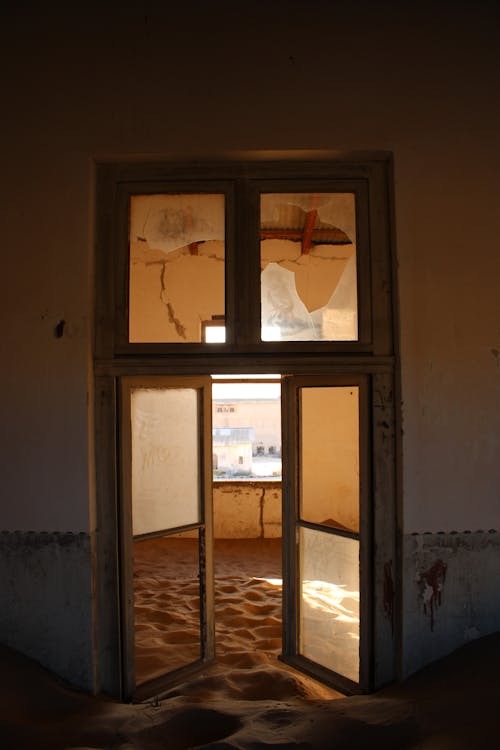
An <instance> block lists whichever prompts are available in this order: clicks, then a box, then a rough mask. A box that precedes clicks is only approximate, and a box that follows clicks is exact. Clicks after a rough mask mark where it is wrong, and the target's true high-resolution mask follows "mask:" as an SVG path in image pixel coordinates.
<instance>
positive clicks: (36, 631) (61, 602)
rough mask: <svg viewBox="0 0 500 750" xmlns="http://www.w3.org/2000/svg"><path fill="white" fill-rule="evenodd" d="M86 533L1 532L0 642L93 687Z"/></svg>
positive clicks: (55, 670)
mask: <svg viewBox="0 0 500 750" xmlns="http://www.w3.org/2000/svg"><path fill="white" fill-rule="evenodd" d="M91 581H92V579H91V571H90V538H89V536H88V534H83V533H81V534H71V533H66V534H63V533H52V534H48V533H36V532H21V531H14V532H7V531H2V532H0V642H1V643H4V644H6V645H7V646H10V647H12V648H15V649H18V650H19V651H22V652H23V653H25V654H27V655H28V656H31V657H32V658H34V659H36V660H37V661H39V662H40V663H41V664H43V666H45V667H47V668H49V669H51V670H52V671H54V672H56V673H57V674H59V675H60V676H61V677H63V678H64V679H66V680H68V681H69V682H71V683H72V684H74V685H76V686H78V687H80V688H82V689H84V690H89V691H91V690H93V689H94V673H93V672H94V666H93V660H92V639H93V632H92V631H93V623H92V582H91Z"/></svg>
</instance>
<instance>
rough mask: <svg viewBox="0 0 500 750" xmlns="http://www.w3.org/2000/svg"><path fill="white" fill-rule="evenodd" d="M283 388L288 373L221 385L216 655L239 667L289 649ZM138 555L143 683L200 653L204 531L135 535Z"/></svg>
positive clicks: (215, 401)
mask: <svg viewBox="0 0 500 750" xmlns="http://www.w3.org/2000/svg"><path fill="white" fill-rule="evenodd" d="M280 388H281V386H280V376H261V377H260V378H259V379H258V380H257V379H256V378H253V377H251V376H233V377H231V378H230V379H228V378H217V376H215V377H214V382H213V393H212V427H213V429H212V436H213V442H212V456H213V486H212V491H213V508H214V513H213V516H214V518H213V522H214V540H213V542H214V578H215V637H216V657H217V660H218V661H219V662H221V663H224V664H228V665H233V666H235V667H238V666H246V667H248V666H251V665H252V664H255V665H257V664H263V663H266V662H268V661H275V660H276V659H277V657H278V655H279V654H280V653H281V647H282V596H281V594H282V540H281V535H282V528H281V402H280V397H281V394H280ZM133 556H134V619H135V669H136V679H137V683H138V684H141V683H143V682H147V681H149V680H151V679H154V678H157V677H160V676H161V675H163V674H165V673H167V672H172V671H173V670H176V669H179V668H182V667H183V666H185V665H186V664H188V663H190V662H194V661H196V660H197V659H199V658H200V656H201V652H200V591H199V577H198V571H199V539H198V531H196V530H192V531H186V532H183V533H177V534H168V535H163V536H154V537H149V538H141V539H137V538H136V539H134V544H133ZM250 662H251V663H250Z"/></svg>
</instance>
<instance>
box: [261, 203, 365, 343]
mask: <svg viewBox="0 0 500 750" xmlns="http://www.w3.org/2000/svg"><path fill="white" fill-rule="evenodd" d="M260 238H261V242H260V248H261V251H260V258H261V272H262V273H261V306H262V308H261V310H262V334H261V336H262V340H263V341H355V340H356V339H357V338H358V312H357V310H358V302H357V273H356V212H355V196H354V193H266V194H263V195H262V196H261V202H260Z"/></svg>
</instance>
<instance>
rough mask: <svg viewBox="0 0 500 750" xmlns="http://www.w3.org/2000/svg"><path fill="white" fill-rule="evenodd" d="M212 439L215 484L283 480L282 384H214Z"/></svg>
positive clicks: (260, 382) (221, 382) (276, 382)
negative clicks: (237, 481) (238, 481)
mask: <svg viewBox="0 0 500 750" xmlns="http://www.w3.org/2000/svg"><path fill="white" fill-rule="evenodd" d="M277 377H278V378H279V376H277ZM247 380H248V381H250V379H247ZM212 436H213V437H212V441H213V442H212V447H213V454H214V456H216V462H215V463H214V467H213V477H214V480H215V481H234V480H240V481H279V480H281V385H280V382H279V381H276V380H272V381H271V382H263V381H262V380H257V379H255V378H254V379H253V381H250V382H238V381H235V380H234V378H232V379H230V380H223V379H218V380H217V381H215V382H214V383H213V385H212Z"/></svg>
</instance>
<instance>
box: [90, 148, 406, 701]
mask: <svg viewBox="0 0 500 750" xmlns="http://www.w3.org/2000/svg"><path fill="white" fill-rule="evenodd" d="M249 158H250V161H247V162H241V155H235V156H234V158H232V157H231V156H230V155H228V158H227V159H225V160H223V161H219V162H203V161H197V162H196V163H191V164H188V163H186V162H184V161H180V160H178V159H177V160H176V159H175V158H171V159H170V160H164V161H161V162H158V161H156V162H137V161H136V162H131V161H130V162H123V161H122V162H115V163H113V162H109V161H108V162H105V161H103V162H101V163H99V164H97V165H96V192H95V199H96V243H95V281H96V288H95V310H94V318H95V331H94V333H95V336H94V380H93V386H94V392H93V411H92V414H91V420H93V421H92V422H91V430H90V434H91V436H92V437H91V444H90V452H91V456H92V458H91V467H90V471H91V472H92V471H93V472H94V473H95V475H94V480H95V481H94V482H92V484H93V486H94V487H95V493H94V497H92V498H91V521H92V528H93V534H92V555H93V557H92V563H93V579H94V588H95V597H94V601H93V617H94V636H95V637H94V664H95V674H96V677H95V685H96V690H97V691H99V692H106V693H109V694H111V695H115V696H120V695H121V697H124V696H123V694H122V688H121V686H122V662H121V653H122V636H121V632H120V621H121V614H120V597H119V590H120V575H121V572H120V534H119V518H120V502H121V498H120V488H119V484H118V477H119V471H120V456H119V434H118V423H119V422H118V418H119V410H118V409H119V403H118V402H119V381H120V378H121V377H124V376H130V375H141V376H147V375H156V376H157V375H162V376H163V375H175V376H180V375H193V374H195V375H203V374H210V373H221V374H234V373H241V372H255V373H269V372H276V373H281V374H282V375H287V374H290V373H293V374H295V375H299V374H301V373H304V374H307V373H310V372H317V373H325V374H326V373H330V374H339V375H340V374H346V373H349V374H353V375H356V374H361V375H366V376H368V377H369V401H370V408H371V411H370V420H369V421H370V424H369V430H370V432H371V486H372V529H373V540H374V546H373V550H372V562H371V565H372V571H373V610H372V611H373V634H374V635H373V654H372V660H373V668H372V674H373V685H372V686H373V689H377V688H378V687H380V686H382V685H384V684H387V683H389V682H391V681H393V680H395V679H397V678H398V676H399V675H400V674H401V601H402V591H401V567H402V562H401V533H402V532H401V438H400V424H401V418H400V397H399V394H400V382H399V380H400V374H399V360H398V327H397V320H398V316H397V295H396V261H395V256H394V244H395V243H394V217H393V213H392V211H393V198H392V190H393V188H392V181H393V179H392V156H391V154H389V153H387V152H371V153H358V154H352V153H348V154H345V155H343V156H342V155H339V154H338V153H334V152H330V153H324V152H322V153H321V154H317V155H312V156H311V154H309V155H308V154H301V155H298V156H297V157H295V158H294V156H293V155H290V154H289V155H287V154H280V155H276V154H275V155H274V156H273V157H272V158H271V159H269V160H267V161H265V160H264V161H263V160H262V158H261V160H260V161H259V160H257V159H255V160H252V157H249ZM317 179H319V180H323V181H330V180H332V181H338V180H348V181H350V180H357V181H361V182H363V183H364V184H365V185H366V186H367V187H368V204H367V210H368V213H367V220H368V225H367V231H369V238H368V239H369V247H367V248H366V250H367V252H368V254H369V261H368V266H367V267H366V268H367V269H368V268H369V271H368V270H367V274H368V275H367V277H366V278H367V282H368V276H369V282H370V290H371V303H370V304H371V311H369V318H365V320H369V321H370V324H369V325H370V326H371V340H370V342H367V343H366V345H365V344H362V345H359V344H358V343H356V342H354V343H353V342H350V343H349V342H348V343H347V344H346V345H345V346H344V345H343V344H342V343H341V342H340V343H339V342H334V343H333V344H330V343H328V342H323V343H322V344H320V345H314V344H313V343H303V344H290V343H288V344H284V345H278V346H275V345H274V344H269V342H268V343H265V342H264V343H259V344H258V346H257V345H255V346H254V345H253V344H252V336H251V335H250V333H249V326H250V327H251V326H253V327H255V326H256V325H258V321H257V320H253V318H251V319H250V318H248V319H241V316H242V314H243V313H245V315H247V317H248V311H249V310H250V312H251V315H253V316H254V317H255V315H256V314H257V313H258V309H257V308H256V307H255V302H254V307H253V308H252V305H251V304H250V302H251V300H255V299H257V298H258V295H259V294H260V291H259V290H260V286H259V278H258V275H257V274H256V272H255V269H254V270H253V272H252V273H251V274H250V276H249V277H248V278H247V277H246V274H247V271H248V268H249V263H250V258H251V257H254V256H255V252H256V248H255V247H253V249H252V247H251V245H252V241H253V240H252V237H254V239H255V232H256V229H255V227H254V226H253V224H254V222H253V220H251V216H250V214H248V213H247V214H245V212H244V211H242V208H241V200H243V199H245V197H248V195H247V194H245V192H244V190H243V192H241V193H240V194H239V198H238V199H237V200H236V201H235V211H234V219H232V220H231V221H229V223H228V227H227V228H228V234H227V241H228V268H229V271H228V273H227V277H228V278H229V276H230V275H231V273H233V274H234V278H235V279H238V278H240V279H241V278H244V279H245V285H244V287H243V293H242V295H239V294H238V295H235V293H234V290H231V289H226V294H227V295H228V296H227V300H228V311H229V312H231V310H232V314H233V315H234V320H235V322H237V324H238V326H241V336H240V335H239V344H238V346H236V347H233V346H232V345H230V344H228V345H226V346H218V345H215V346H214V345H208V346H204V347H202V346H193V347H190V346H188V347H187V348H185V346H184V345H183V344H175V345H171V346H162V345H159V346H158V345H150V344H143V345H135V346H134V345H126V346H121V343H120V331H123V322H124V319H125V317H126V316H127V314H128V312H127V309H126V308H124V307H123V302H124V300H123V288H124V287H123V285H124V279H125V275H124V274H125V270H124V269H125V266H126V263H125V262H124V258H125V257H126V256H125V254H126V252H127V242H126V239H127V238H126V231H125V230H124V228H126V221H127V214H126V205H125V203H126V201H125V199H124V195H125V194H126V192H127V190H128V189H129V188H130V189H132V190H136V189H137V190H138V191H141V189H142V186H143V185H144V183H145V182H149V183H150V185H151V189H157V188H158V186H161V184H164V183H167V182H168V183H169V184H173V183H177V181H179V180H180V181H184V182H185V181H186V180H188V181H189V180H192V181H193V183H192V184H194V183H195V182H196V183H198V182H199V181H200V180H206V181H207V185H208V183H210V186H213V185H215V184H216V183H218V184H220V182H221V181H223V182H224V181H225V182H227V181H229V182H233V183H234V184H241V185H243V187H245V184H246V183H245V181H247V182H248V180H252V181H254V182H253V184H255V185H257V184H258V181H262V180H264V181H266V180H269V181H276V180H278V181H281V180H290V181H292V182H293V181H296V184H299V183H301V184H305V183H304V181H307V180H309V181H310V184H311V185H313V184H315V182H316V180H317ZM269 184H271V182H269ZM325 184H326V183H325ZM127 186H128V187H127ZM245 189H246V188H245ZM250 198H251V196H250ZM254 213H255V211H254ZM124 231H125V234H124ZM236 231H238V232H239V240H238V241H239V242H240V243H241V244H240V245H238V248H237V250H238V251H237V252H236V245H232V243H234V242H235V237H234V234H235V232H236ZM254 245H255V242H254ZM230 246H231V247H230ZM120 269H121V270H120ZM231 269H232V270H231ZM117 290H118V291H117ZM120 290H121V291H120ZM365 302H366V301H365V300H362V299H360V301H359V303H360V305H364V304H365ZM367 314H368V313H367ZM250 317H251V316H250ZM368 333H369V332H368ZM254 334H255V332H254ZM91 382H92V380H91ZM92 439H93V442H92Z"/></svg>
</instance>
